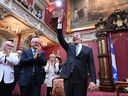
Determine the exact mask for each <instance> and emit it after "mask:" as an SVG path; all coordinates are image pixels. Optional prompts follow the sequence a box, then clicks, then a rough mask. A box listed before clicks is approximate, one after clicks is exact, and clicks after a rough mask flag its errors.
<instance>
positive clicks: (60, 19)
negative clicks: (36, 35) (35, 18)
mask: <svg viewBox="0 0 128 96" xmlns="http://www.w3.org/2000/svg"><path fill="white" fill-rule="evenodd" d="M62 22H63V15H61V16H59V17H58V23H62Z"/></svg>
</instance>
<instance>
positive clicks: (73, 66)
mask: <svg viewBox="0 0 128 96" xmlns="http://www.w3.org/2000/svg"><path fill="white" fill-rule="evenodd" d="M61 20H62V17H60V18H59V19H58V27H57V37H58V40H59V42H60V44H61V46H62V47H63V48H64V50H65V51H66V53H67V59H66V62H65V63H64V64H63V67H62V70H61V73H60V76H61V77H63V78H64V91H65V95H66V96H87V88H88V74H89V76H90V83H89V89H90V90H93V89H95V87H96V85H95V83H96V73H95V66H94V60H93V52H92V49H91V48H89V47H86V46H83V45H82V44H81V36H80V33H75V34H73V44H68V43H67V42H66V41H65V39H64V37H63V34H62V23H61Z"/></svg>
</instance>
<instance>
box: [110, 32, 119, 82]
mask: <svg viewBox="0 0 128 96" xmlns="http://www.w3.org/2000/svg"><path fill="white" fill-rule="evenodd" d="M110 49H111V60H112V75H113V80H114V82H115V81H118V73H117V67H116V59H115V53H114V48H113V43H112V36H111V34H110Z"/></svg>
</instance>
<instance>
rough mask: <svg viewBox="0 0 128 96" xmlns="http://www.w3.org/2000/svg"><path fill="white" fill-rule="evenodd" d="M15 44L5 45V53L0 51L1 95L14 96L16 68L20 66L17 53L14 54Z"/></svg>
mask: <svg viewBox="0 0 128 96" xmlns="http://www.w3.org/2000/svg"><path fill="white" fill-rule="evenodd" d="M13 47H14V44H13V42H12V41H5V42H4V43H3V51H0V94H2V96H12V90H13V82H14V66H15V65H17V64H18V62H19V58H18V54H17V53H12V52H11V51H12V49H13Z"/></svg>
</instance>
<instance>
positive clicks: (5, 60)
mask: <svg viewBox="0 0 128 96" xmlns="http://www.w3.org/2000/svg"><path fill="white" fill-rule="evenodd" d="M6 62H7V55H5V59H4V63H6Z"/></svg>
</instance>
